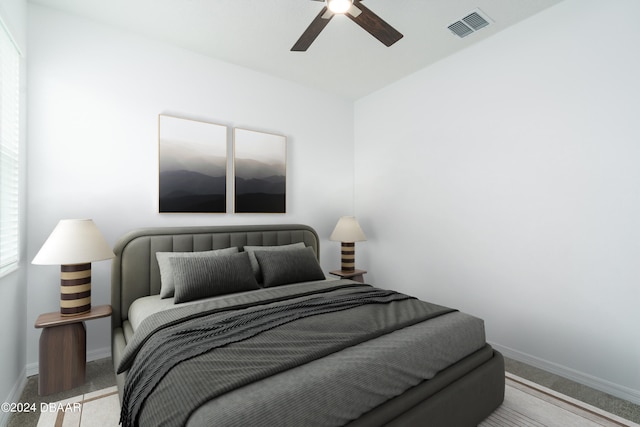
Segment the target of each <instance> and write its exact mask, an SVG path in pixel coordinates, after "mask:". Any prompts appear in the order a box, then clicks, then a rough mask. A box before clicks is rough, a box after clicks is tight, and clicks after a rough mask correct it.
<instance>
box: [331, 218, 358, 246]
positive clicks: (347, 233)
mask: <svg viewBox="0 0 640 427" xmlns="http://www.w3.org/2000/svg"><path fill="white" fill-rule="evenodd" d="M329 240H335V241H338V242H363V241H365V240H367V236H365V234H364V232H363V231H362V228H360V224H358V220H357V219H356V217H354V216H343V217H341V218H340V219H339V220H338V223H337V224H336V228H334V229H333V233H331V236H330V237H329Z"/></svg>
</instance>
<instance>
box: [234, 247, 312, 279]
mask: <svg viewBox="0 0 640 427" xmlns="http://www.w3.org/2000/svg"><path fill="white" fill-rule="evenodd" d="M306 247H307V245H305V244H304V243H303V242H298V243H291V244H290V245H279V246H245V247H244V251H245V252H247V253H248V254H249V260H250V261H251V268H253V274H255V276H256V280H257V281H258V283H260V282H262V275H261V274H260V265H259V264H258V260H257V259H256V255H255V251H290V250H292V249H304V248H306Z"/></svg>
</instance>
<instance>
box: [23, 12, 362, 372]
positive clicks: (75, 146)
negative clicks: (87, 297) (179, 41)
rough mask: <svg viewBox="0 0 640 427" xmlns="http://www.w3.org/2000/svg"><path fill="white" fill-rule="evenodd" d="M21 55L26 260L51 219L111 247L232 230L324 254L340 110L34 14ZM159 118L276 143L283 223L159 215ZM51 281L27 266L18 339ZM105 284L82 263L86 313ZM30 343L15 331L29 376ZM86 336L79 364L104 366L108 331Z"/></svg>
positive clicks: (338, 154) (344, 194)
mask: <svg viewBox="0 0 640 427" xmlns="http://www.w3.org/2000/svg"><path fill="white" fill-rule="evenodd" d="M29 50H30V57H29V92H30V96H29V105H30V108H29V147H28V164H29V178H28V186H29V199H28V202H29V217H28V230H29V238H28V257H29V260H30V259H32V258H33V256H35V254H36V252H37V251H38V250H39V248H40V246H41V245H42V243H43V242H44V240H45V239H46V237H47V236H48V235H49V233H50V232H51V230H52V229H53V228H54V227H55V225H56V223H57V222H58V220H60V219H62V218H76V217H89V218H93V219H94V220H95V222H96V224H97V225H98V227H99V228H100V229H101V230H102V232H103V233H104V234H105V236H106V238H107V240H108V241H109V242H110V243H112V244H113V243H115V241H116V240H117V238H118V237H119V236H120V235H122V234H123V233H124V232H126V231H128V230H130V229H133V228H137V227H148V226H173V225H217V224H231V223H243V224H250V223H306V224H310V225H312V226H313V227H315V228H316V230H317V231H318V233H319V234H320V236H321V238H323V239H325V240H326V239H327V238H328V236H329V234H330V233H331V230H332V227H333V226H334V225H335V222H336V221H337V219H338V217H339V216H340V215H344V214H350V213H351V210H352V208H353V104H352V103H351V102H347V101H343V100H340V99H338V98H335V97H332V96H328V95H325V94H322V93H320V92H316V91H313V90H309V89H306V88H304V87H302V86H299V85H295V84H291V83H288V82H286V81H283V80H279V79H275V78H272V77H269V76H266V75H264V74H260V73H256V72H254V71H250V70H247V69H244V68H240V67H236V66H232V65H229V64H226V63H222V62H219V61H216V60H212V59H210V58H206V57H203V56H200V55H197V54H195V53H191V52H188V51H185V50H181V49H178V48H174V47H171V46H168V45H166V44H161V43H157V42H154V41H151V40H148V39H145V38H142V37H138V36H135V35H133V34H129V33H124V32H122V31H120V30H117V29H115V28H111V27H106V26H102V25H99V24H96V23H93V22H91V21H88V20H84V19H81V18H77V17H74V16H71V15H67V14H62V13H58V12H55V11H53V10H52V9H49V8H44V7H40V6H34V5H30V6H29ZM318 111H322V115H318V113H317V112H318ZM160 113H169V114H176V115H181V116H184V117H189V118H195V119H204V120H210V121H213V122H217V123H220V124H224V125H228V126H238V127H244V128H250V129H255V130H262V131H268V132H274V133H280V134H284V135H286V136H287V138H288V140H287V151H288V153H287V155H288V157H287V161H288V164H287V174H288V175H287V180H288V183H287V185H288V192H287V205H288V206H287V211H288V212H287V214H285V215H273V214H272V215H252V214H237V215H233V214H163V215H160V214H158V213H157V210H158V208H157V198H158V184H157V181H158V178H157V177H158V130H157V118H158V114H160ZM319 117H322V118H319ZM327 123H331V126H327ZM328 172H329V173H328ZM324 243H325V242H323V244H324ZM333 243H334V242H332V243H329V242H328V241H326V244H324V248H323V251H322V254H321V260H322V263H323V266H325V268H326V269H327V270H328V269H330V268H334V267H335V266H336V264H337V262H338V259H337V257H338V247H337V246H336V245H337V244H333ZM334 258H335V259H334ZM58 271H59V268H58V267H55V266H29V276H28V277H29V280H28V301H29V305H28V311H27V319H28V320H27V323H28V325H31V326H32V325H33V322H34V321H35V319H36V318H37V316H38V315H39V314H40V313H43V312H49V311H56V310H58V307H59V297H58V295H59V290H58V284H59V272H58ZM109 274H110V261H107V262H98V263H94V265H93V288H92V293H93V297H92V300H93V304H94V305H99V304H107V303H109V301H110V293H109V277H110V276H109ZM38 336H39V331H36V330H35V329H33V327H30V328H27V363H28V366H29V367H30V370H33V369H35V362H36V361H37V357H38V347H37V340H38ZM87 336H88V342H87V346H88V353H89V358H91V357H100V356H104V355H106V354H105V352H108V351H109V346H110V338H109V336H110V331H109V321H108V320H107V319H100V320H94V321H91V322H87Z"/></svg>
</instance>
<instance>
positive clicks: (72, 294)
mask: <svg viewBox="0 0 640 427" xmlns="http://www.w3.org/2000/svg"><path fill="white" fill-rule="evenodd" d="M89 311H91V263H87V264H73V265H62V266H60V314H61V315H63V316H75V315H77V314H83V313H88V312H89Z"/></svg>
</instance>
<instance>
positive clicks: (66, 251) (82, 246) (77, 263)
mask: <svg viewBox="0 0 640 427" xmlns="http://www.w3.org/2000/svg"><path fill="white" fill-rule="evenodd" d="M113 257H115V254H114V253H113V251H112V250H111V247H110V246H109V244H108V243H107V242H106V240H105V239H104V237H103V236H102V234H101V233H100V230H98V227H96V225H95V223H94V222H93V220H90V219H63V220H61V221H60V222H59V223H58V225H57V226H56V228H55V229H54V230H53V231H52V232H51V235H50V236H49V238H48V239H47V240H46V241H45V242H44V245H42V248H40V251H39V252H38V254H37V255H36V256H35V258H34V259H33V261H32V262H31V263H32V264H42V265H54V264H60V314H61V315H62V316H75V315H79V314H83V313H87V312H89V311H91V262H93V261H102V260H106V259H111V258H113Z"/></svg>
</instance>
